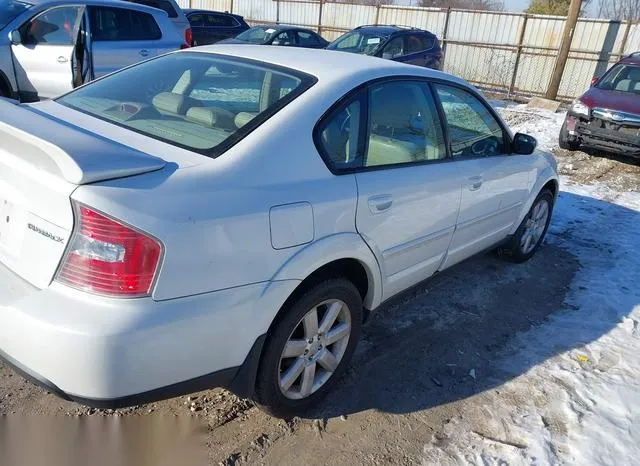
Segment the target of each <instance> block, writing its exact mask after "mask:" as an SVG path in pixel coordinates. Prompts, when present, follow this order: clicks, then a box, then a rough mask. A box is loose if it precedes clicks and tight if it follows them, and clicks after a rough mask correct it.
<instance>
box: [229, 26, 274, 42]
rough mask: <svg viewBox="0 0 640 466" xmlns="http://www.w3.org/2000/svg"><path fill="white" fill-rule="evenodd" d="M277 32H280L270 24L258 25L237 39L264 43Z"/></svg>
mask: <svg viewBox="0 0 640 466" xmlns="http://www.w3.org/2000/svg"><path fill="white" fill-rule="evenodd" d="M276 32H278V31H277V30H276V29H274V28H272V27H269V26H264V27H263V26H256V27H253V28H251V29H247V30H246V31H244V32H243V33H242V34H239V35H238V36H237V37H236V39H239V40H242V41H244V42H251V43H252V44H264V43H265V42H267V41H268V40H269V39H270V38H271V37H273V35H274V34H275V33H276Z"/></svg>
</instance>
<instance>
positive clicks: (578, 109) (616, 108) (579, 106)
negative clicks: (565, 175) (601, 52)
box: [559, 52, 640, 157]
mask: <svg viewBox="0 0 640 466" xmlns="http://www.w3.org/2000/svg"><path fill="white" fill-rule="evenodd" d="M559 142H560V147H561V148H562V149H567V150H576V149H578V147H580V146H585V147H592V148H595V149H602V150H606V151H609V152H617V153H622V154H625V155H630V156H635V157H640V52H636V53H632V54H631V55H629V56H628V57H625V58H623V59H622V60H620V61H619V62H618V63H616V64H615V65H613V66H612V67H611V69H610V70H609V71H607V72H606V73H605V74H604V76H602V77H601V78H594V79H593V82H592V83H591V88H590V89H589V90H588V91H587V92H585V93H584V94H583V95H582V96H581V97H580V98H579V99H577V100H576V101H574V102H573V104H572V105H571V108H570V109H569V112H568V113H567V118H566V119H565V122H564V124H563V125H562V129H561V130H560V138H559Z"/></svg>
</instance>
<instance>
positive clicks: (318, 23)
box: [178, 0, 640, 100]
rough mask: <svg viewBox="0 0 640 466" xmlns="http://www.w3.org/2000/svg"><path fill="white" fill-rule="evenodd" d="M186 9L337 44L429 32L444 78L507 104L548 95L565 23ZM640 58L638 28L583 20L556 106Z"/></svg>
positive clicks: (237, 1) (325, 5)
mask: <svg viewBox="0 0 640 466" xmlns="http://www.w3.org/2000/svg"><path fill="white" fill-rule="evenodd" d="M178 3H179V4H180V6H182V7H183V8H187V7H189V8H203V9H208V10H217V11H228V12H232V13H235V14H239V15H242V16H244V17H245V19H246V20H247V22H249V23H250V24H260V23H283V24H292V25H298V26H306V27H308V28H311V29H314V30H316V31H318V32H319V33H320V34H322V35H323V36H324V37H325V38H326V39H328V40H333V39H335V38H337V37H338V36H340V35H341V34H343V33H344V32H346V31H348V30H350V29H352V28H354V27H356V26H360V25H364V24H397V25H403V26H412V27H417V28H421V29H427V30H429V31H431V32H433V33H434V34H436V35H437V36H438V37H439V38H440V40H441V41H442V44H443V48H444V50H445V61H444V70H445V71H446V72H448V73H452V74H455V75H458V76H460V77H462V78H464V79H466V80H468V81H470V82H472V83H474V84H475V85H477V86H478V87H481V88H484V89H487V90H491V91H494V92H498V93H504V94H507V95H509V96H519V97H528V96H535V95H544V94H545V92H546V90H547V87H548V85H549V81H550V79H551V73H552V71H553V67H554V64H555V60H556V57H557V54H558V49H559V47H560V42H561V40H562V32H563V29H564V25H565V21H566V18H564V17H559V16H541V15H528V14H524V13H505V12H491V11H471V10H458V9H439V8H420V7H410V6H397V5H362V4H352V3H346V2H342V1H341V2H331V1H325V0H178ZM635 51H640V24H638V23H631V22H620V21H608V20H601V19H591V18H581V19H580V20H579V21H578V24H577V26H576V30H575V32H574V36H573V41H572V44H571V52H570V54H569V59H568V60H567V63H566V66H565V70H564V74H563V78H562V82H561V84H560V91H559V93H558V98H559V99H561V100H572V99H574V98H576V97H578V96H579V95H580V94H582V92H584V90H585V89H586V88H587V87H588V86H589V84H590V82H591V79H592V78H593V77H594V76H601V75H602V74H603V73H604V72H605V71H606V70H607V68H609V66H611V64H613V63H615V62H616V61H617V60H619V59H620V58H621V57H622V56H624V55H627V54H629V53H631V52H635Z"/></svg>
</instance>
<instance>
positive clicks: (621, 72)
mask: <svg viewBox="0 0 640 466" xmlns="http://www.w3.org/2000/svg"><path fill="white" fill-rule="evenodd" d="M596 87H597V88H599V89H604V90H606V91H620V92H630V93H632V94H638V95H640V66H634V65H615V66H614V67H613V68H611V69H610V70H609V72H608V73H607V74H605V75H604V77H603V78H602V79H601V80H600V82H599V83H598V84H597V86H596Z"/></svg>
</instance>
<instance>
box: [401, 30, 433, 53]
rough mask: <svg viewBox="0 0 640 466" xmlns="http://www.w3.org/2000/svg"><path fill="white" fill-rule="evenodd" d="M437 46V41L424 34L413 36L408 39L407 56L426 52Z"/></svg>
mask: <svg viewBox="0 0 640 466" xmlns="http://www.w3.org/2000/svg"><path fill="white" fill-rule="evenodd" d="M434 45H435V40H434V39H433V38H431V37H429V36H426V35H424V34H411V35H410V36H408V37H407V54H410V53H418V52H424V51H426V50H430V49H432V48H433V46H434Z"/></svg>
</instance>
